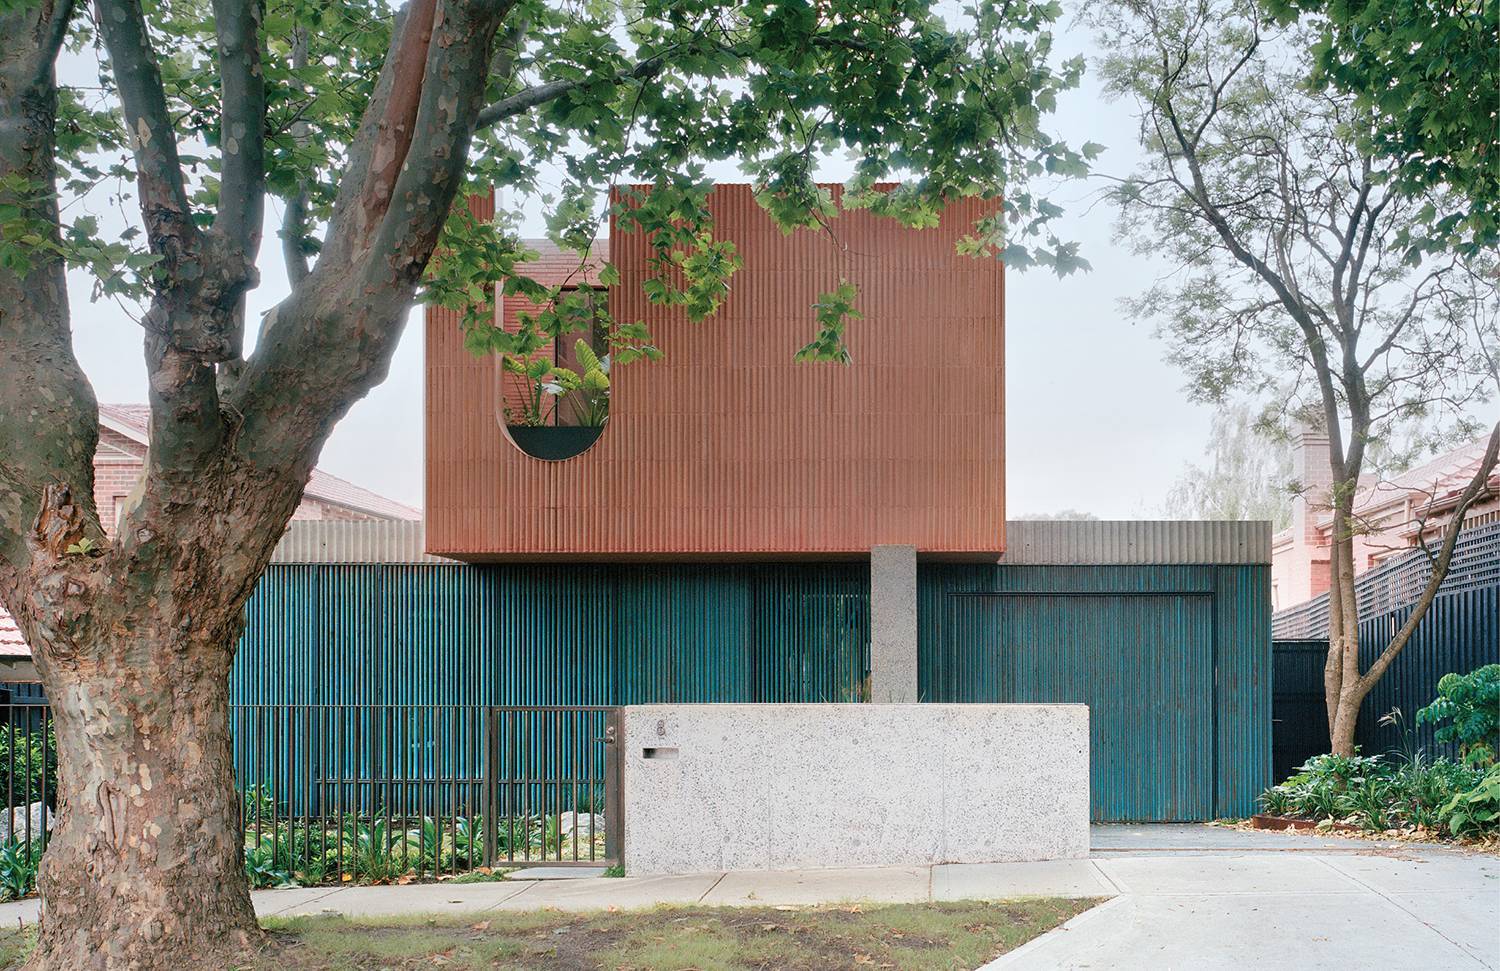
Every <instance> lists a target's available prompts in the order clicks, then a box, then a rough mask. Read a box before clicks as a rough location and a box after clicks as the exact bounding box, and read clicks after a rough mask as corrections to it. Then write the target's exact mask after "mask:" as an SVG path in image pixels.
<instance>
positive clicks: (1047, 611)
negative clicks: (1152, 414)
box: [232, 563, 1271, 821]
mask: <svg viewBox="0 0 1500 971" xmlns="http://www.w3.org/2000/svg"><path fill="white" fill-rule="evenodd" d="M918 581H919V582H918V601H919V602H918V624H919V638H918V641H919V643H918V648H919V661H920V667H919V678H920V690H921V693H922V697H923V698H924V700H931V701H982V702H1002V701H1016V702H1025V701H1041V702H1045V701H1057V702H1085V703H1087V704H1088V705H1089V706H1090V708H1091V712H1092V722H1093V733H1094V734H1093V744H1094V765H1095V768H1094V778H1093V800H1094V813H1095V817H1096V818H1098V819H1101V820H1110V821H1125V820H1193V819H1207V818H1211V817H1213V816H1216V815H1226V814H1241V813H1246V812H1248V811H1250V808H1251V805H1252V801H1253V799H1254V796H1255V795H1256V794H1258V793H1259V791H1260V789H1261V788H1263V787H1264V786H1265V785H1266V784H1268V781H1269V768H1270V718H1271V713H1270V642H1269V628H1268V617H1269V576H1268V567H1266V566H1264V565H1260V566H1248V565H1228V566H1203V565H1192V566H1152V565H1133V566H1083V567H1078V566H1074V567H1064V566H1016V565H1000V566H996V565H982V564H955V563H946V564H941V563H932V564H929V563H923V564H922V565H921V566H920V567H919V572H918ZM869 585H870V578H869V568H868V565H867V564H864V563H793V564H788V563H775V564H751V563H717V564H689V565H682V564H678V565H655V564H626V563H614V564H552V565H545V566H543V565H534V564H481V565H473V566H468V565H458V564H453V565H434V564H411V565H401V564H382V563H366V564H295V565H294V564H278V565H273V566H272V567H271V568H270V570H269V571H268V572H267V574H266V577H265V579H264V580H263V581H262V583H261V585H260V587H259V588H258V590H257V592H256V594H255V596H254V597H253V598H252V600H251V602H250V604H249V607H248V608H247V616H246V620H247V623H246V630H245V635H244V640H243V642H242V647H241V650H240V654H239V657H238V659H237V661H236V664H235V669H234V674H233V678H232V691H233V699H234V701H235V702H236V703H239V704H283V703H296V704H306V703H315V704H316V703H338V704H447V705H537V704H549V705H555V704H586V705H613V704H635V703H648V702H671V701H679V702H824V701H853V700H859V699H861V698H862V697H863V696H864V692H865V679H866V675H867V672H868V667H869V643H870V627H869V624H870V620H869Z"/></svg>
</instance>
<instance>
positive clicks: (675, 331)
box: [426, 185, 1005, 561]
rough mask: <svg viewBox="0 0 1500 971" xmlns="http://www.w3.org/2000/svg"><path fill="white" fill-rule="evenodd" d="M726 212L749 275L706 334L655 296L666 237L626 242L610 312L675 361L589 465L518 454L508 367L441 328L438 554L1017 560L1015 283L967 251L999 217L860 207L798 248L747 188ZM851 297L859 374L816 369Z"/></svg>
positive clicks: (435, 493)
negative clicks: (921, 222)
mask: <svg viewBox="0 0 1500 971" xmlns="http://www.w3.org/2000/svg"><path fill="white" fill-rule="evenodd" d="M835 191H837V190H835ZM707 205H708V207H709V208H710V209H711V211H712V212H713V216H714V232H715V235H716V236H717V237H718V238H720V239H726V240H731V241H733V242H734V244H735V245H736V247H737V248H738V253H739V255H740V256H741V257H742V258H743V260H744V267H743V269H741V270H740V271H738V272H737V273H736V274H735V275H734V277H733V279H732V280H731V283H730V291H729V293H728V294H727V296H726V298H725V300H724V303H723V306H722V308H721V309H720V311H719V312H718V313H717V314H715V315H714V316H713V317H712V318H711V319H709V320H705V321H703V322H701V323H694V322H691V321H689V320H687V319H686V317H685V315H684V314H683V312H682V310H681V308H678V307H664V306H660V305H658V304H653V303H650V302H649V301H648V300H647V299H646V297H645V296H644V294H643V292H642V290H641V283H642V281H643V280H644V279H645V278H647V277H649V276H651V275H652V274H653V272H654V271H653V269H652V267H651V265H650V264H649V262H648V259H649V256H650V253H651V249H650V245H649V240H648V239H646V238H645V237H644V236H643V235H642V234H640V233H637V232H625V231H622V230H619V229H618V227H616V228H612V229H611V234H610V253H611V259H612V261H613V262H614V263H615V265H616V266H617V268H618V269H619V272H620V284H619V285H618V286H616V287H612V288H611V289H610V298H609V299H610V309H611V311H612V312H613V314H614V316H615V317H616V319H618V320H621V321H637V320H639V321H644V322H645V323H647V324H648V326H649V327H650V329H651V332H652V335H653V338H654V340H655V342H656V344H657V345H658V346H659V347H660V348H661V349H662V350H663V352H664V353H665V358H664V359H663V360H661V361H658V362H654V363H645V362H641V363H636V364H632V365H630V366H629V367H623V368H619V369H617V370H616V372H615V373H614V374H613V375H612V376H611V381H612V384H613V387H612V390H611V398H610V418H609V424H608V425H607V426H606V428H605V429H604V433H603V436H602V437H601V438H600V439H599V440H598V442H597V443H596V444H594V445H593V446H592V447H591V448H590V449H589V450H588V451H586V452H584V453H583V454H581V455H578V456H576V457H574V458H571V459H568V460H566V461H560V462H548V461H542V460H540V459H536V458H532V457H531V456H528V455H526V454H524V453H523V452H521V451H520V450H519V449H518V448H517V447H516V446H515V445H514V444H512V442H511V441H510V439H509V438H508V437H507V435H506V432H505V429H504V428H502V427H501V425H500V421H501V401H502V392H501V387H500V382H499V381H498V380H497V376H496V368H495V367H494V363H493V361H490V360H476V359H475V358H474V357H473V356H471V355H470V354H468V353H467V352H466V351H465V350H464V348H463V335H462V332H461V329H460V327H459V325H458V319H457V315H456V314H454V313H452V312H450V311H445V310H441V309H438V308H432V309H430V310H429V311H428V316H427V333H426V338H427V343H426V421H427V424H426V430H427V431H426V448H427V461H426V472H427V480H426V505H427V515H428V523H427V549H428V550H430V551H431V552H434V553H441V554H445V555H451V556H456V557H461V558H466V559H476V560H482V559H488V560H500V559H507V558H510V559H519V558H524V557H531V558H536V557H538V556H539V555H543V554H566V555H570V556H573V557H576V558H579V559H590V560H596V561H597V560H607V559H612V558H631V557H634V558H644V557H649V556H653V555H655V556H674V557H680V556H683V555H696V556H700V557H704V558H725V557H732V556H755V557H761V558H766V559H774V558H782V559H789V558H795V557H802V558H806V559H814V558H830V557H833V556H839V555H842V556H847V557H850V558H853V557H857V556H864V555H865V554H867V553H868V551H869V549H870V548H871V547H872V546H878V545H882V544H900V545H912V546H916V547H917V548H918V549H920V550H923V551H924V552H945V553H951V554H967V555H970V556H989V557H991V558H993V557H994V556H998V554H999V553H1000V551H1001V550H1002V549H1003V548H1004V530H1005V522H1004V518H1005V461H1004V455H1005V441H1004V408H1005V393H1004V348H1005V342H1004V327H1003V308H1004V268H1003V266H1002V265H1001V263H1000V262H999V261H998V260H994V259H988V258H986V259H975V258H972V257H968V256H961V255H959V254H958V253H956V252H955V243H956V242H957V241H958V240H959V239H960V238H961V237H963V236H964V235H966V234H968V233H969V232H970V231H971V230H972V228H973V226H974V223H975V221H976V220H978V219H980V218H981V217H984V216H986V215H988V214H992V213H993V212H994V211H995V210H996V209H997V207H998V203H997V202H996V201H994V200H988V201H986V200H979V199H963V200H956V201H955V202H954V203H953V205H952V206H951V207H949V209H948V210H947V211H946V212H945V213H944V214H943V216H942V219H941V222H940V225H938V226H935V227H932V228H929V229H907V228H903V227H902V226H900V225H899V224H898V223H897V222H895V221H894V220H891V219H883V218H880V217H877V216H875V215H873V214H871V213H870V212H868V211H860V210H856V211H851V212H847V213H842V214H840V215H839V216H838V217H837V218H836V219H834V220H833V221H832V223H831V225H830V226H829V227H828V228H827V229H826V230H825V229H821V228H820V229H816V230H814V229H802V230H798V231H796V232H793V233H791V234H785V233H783V232H782V231H781V230H779V229H777V228H776V226H775V225H774V224H773V222H772V221H771V219H770V217H769V216H768V215H767V214H766V213H765V212H764V211H763V210H762V209H761V208H760V207H759V206H758V205H757V204H756V202H755V200H754V195H753V193H752V191H751V187H750V186H748V185H726V186H719V187H718V188H716V189H715V191H714V192H713V193H711V194H710V196H709V198H708V202H707ZM841 280H848V281H849V282H851V283H854V284H855V285H856V286H858V287H859V298H858V300H857V304H856V305H857V309H858V310H859V312H860V314H861V316H860V318H859V319H858V320H854V321H851V323H850V325H849V337H848V340H849V347H850V351H851V354H852V358H853V360H852V363H851V364H849V365H848V366H839V365H833V364H798V363H796V362H795V361H794V360H793V355H794V353H795V352H796V350H797V348H799V347H801V346H803V345H804V344H805V343H806V342H807V341H808V340H809V339H810V337H811V336H812V334H813V332H814V330H815V328H816V324H815V319H814V310H813V305H814V304H815V303H816V302H817V300H818V299H819V296H820V294H822V293H825V292H828V291H832V290H834V289H836V288H837V287H838V285H839V283H840V281H841Z"/></svg>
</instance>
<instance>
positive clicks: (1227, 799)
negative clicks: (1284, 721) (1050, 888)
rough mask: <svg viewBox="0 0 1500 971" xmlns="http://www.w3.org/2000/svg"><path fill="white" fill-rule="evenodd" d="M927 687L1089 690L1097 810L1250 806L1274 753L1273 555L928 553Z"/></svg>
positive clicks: (971, 692) (1166, 815) (932, 691)
mask: <svg viewBox="0 0 1500 971" xmlns="http://www.w3.org/2000/svg"><path fill="white" fill-rule="evenodd" d="M918 598H919V602H918V625H919V650H920V659H921V668H920V691H921V694H922V697H923V698H924V700H930V701H959V702H962V701H975V702H1083V703H1086V704H1088V705H1089V710H1090V720H1091V731H1092V746H1093V751H1092V763H1093V778H1092V784H1093V790H1094V791H1093V806H1094V818H1095V819H1096V820H1100V821H1110V822H1118V821H1176V820H1200V819H1209V818H1213V817H1215V816H1225V815H1244V814H1248V813H1249V812H1250V811H1251V810H1252V807H1253V805H1254V799H1255V796H1256V795H1258V794H1259V792H1260V791H1261V790H1262V789H1263V788H1264V787H1265V786H1266V785H1267V784H1268V783H1269V779H1270V768H1271V765H1270V761H1271V733H1270V728H1271V711H1270V702H1271V683H1270V680H1271V664H1270V661H1271V644H1270V629H1269V624H1268V619H1269V616H1270V571H1269V567H1267V566H1264V565H1238V566H1235V565H1230V566H1091V567H1077V566H1073V567H1069V566H1024V567H1022V566H1011V565H1002V566H976V565H968V564H933V565H923V566H922V567H921V568H920V569H919V571H918Z"/></svg>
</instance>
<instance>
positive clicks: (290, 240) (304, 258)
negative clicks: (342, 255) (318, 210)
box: [281, 25, 312, 289]
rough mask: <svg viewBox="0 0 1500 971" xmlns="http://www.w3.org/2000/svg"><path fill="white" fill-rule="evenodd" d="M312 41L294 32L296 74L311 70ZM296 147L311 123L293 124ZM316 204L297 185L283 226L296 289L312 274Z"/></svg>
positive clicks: (283, 245)
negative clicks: (311, 223)
mask: <svg viewBox="0 0 1500 971" xmlns="http://www.w3.org/2000/svg"><path fill="white" fill-rule="evenodd" d="M308 46H309V38H308V33H307V28H305V27H302V26H300V25H299V26H295V27H293V28H292V71H293V72H297V71H300V70H302V69H304V68H306V67H307V57H308ZM291 134H292V143H293V144H294V145H296V146H297V147H298V148H302V147H305V146H306V145H307V142H308V139H309V138H310V137H311V134H312V133H311V130H310V128H309V126H308V124H307V122H306V121H305V120H303V119H301V118H298V119H297V120H296V121H294V122H292V131H291ZM311 204H312V198H311V193H310V192H309V190H308V185H307V182H306V181H305V180H304V181H302V182H300V183H298V185H297V191H296V192H295V193H293V194H292V197H291V198H290V199H289V200H287V204H286V216H285V218H284V219H283V220H282V224H281V255H282V258H283V259H284V260H285V261H286V275H287V279H288V280H289V281H290V282H291V285H292V288H293V289H296V288H297V287H299V286H301V285H302V281H304V280H306V279H307V274H308V273H309V271H310V269H311V268H310V265H309V262H308V252H307V245H308V244H307V238H308V208H309V206H311Z"/></svg>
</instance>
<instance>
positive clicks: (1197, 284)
mask: <svg viewBox="0 0 1500 971" xmlns="http://www.w3.org/2000/svg"><path fill="white" fill-rule="evenodd" d="M1092 18H1093V23H1094V24H1095V25H1096V26H1097V27H1098V29H1099V30H1100V32H1101V35H1102V37H1101V39H1102V41H1103V45H1104V47H1105V49H1106V50H1108V51H1109V52H1110V54H1109V55H1108V57H1107V58H1106V60H1105V64H1104V73H1105V81H1106V84H1107V87H1108V90H1109V91H1111V92H1112V93H1113V94H1115V95H1117V96H1125V97H1129V98H1130V99H1132V100H1133V101H1134V102H1135V104H1136V106H1137V108H1138V111H1139V117H1140V120H1141V128H1140V132H1141V142H1142V144H1143V146H1144V147H1145V149H1146V152H1147V161H1146V162H1145V163H1144V165H1143V167H1142V169H1141V170H1140V171H1139V172H1137V173H1135V174H1133V175H1132V176H1131V177H1129V178H1127V179H1124V180H1122V181H1120V182H1119V183H1118V184H1117V186H1116V187H1115V189H1114V190H1113V195H1114V199H1115V201H1116V203H1117V204H1118V206H1119V207H1120V213H1121V217H1120V227H1119V231H1120V233H1121V235H1122V236H1123V237H1124V238H1125V239H1126V240H1128V241H1129V242H1130V243H1131V244H1132V245H1134V246H1135V247H1136V248H1137V249H1138V250H1140V251H1142V252H1149V253H1152V254H1154V255H1157V256H1159V257H1162V258H1164V259H1166V260H1168V261H1169V262H1170V263H1171V264H1172V266H1173V268H1174V270H1173V273H1172V274H1171V275H1170V276H1168V277H1166V278H1164V279H1163V280H1162V281H1161V282H1159V283H1158V284H1157V285H1155V286H1153V287H1152V288H1151V289H1150V290H1149V291H1147V292H1146V293H1145V294H1144V295H1142V296H1141V297H1140V298H1139V299H1137V300H1134V301H1132V302H1131V304H1130V310H1131V312H1132V313H1133V314H1134V315H1135V316H1137V317H1139V318H1143V319H1150V320H1154V321H1157V322H1158V323H1159V325H1160V330H1161V333H1162V334H1163V335H1164V336H1165V338H1166V339H1167V341H1168V344H1169V346H1170V348H1171V354H1172V358H1173V359H1174V360H1175V361H1176V362H1177V363H1178V364H1179V365H1180V366H1181V367H1182V368H1183V369H1184V370H1185V371H1186V372H1187V374H1188V375H1189V377H1190V382H1191V383H1190V391H1191V394H1192V395H1193V396H1194V397H1196V398H1198V399H1200V400H1206V401H1220V400H1222V399H1223V398H1224V396H1225V395H1226V394H1227V393H1229V392H1230V391H1231V390H1232V389H1247V390H1248V391H1250V392H1251V393H1252V394H1258V395H1268V394H1271V393H1272V392H1273V391H1274V393H1275V394H1276V396H1277V399H1278V400H1277V401H1276V402H1275V404H1277V405H1278V407H1279V408H1280V409H1281V410H1282V411H1283V412H1284V413H1287V414H1301V415H1303V416H1304V417H1312V418H1315V419H1317V420H1321V422H1322V423H1323V425H1324V427H1326V429H1327V431H1328V437H1329V461H1330V465H1331V467H1332V470H1333V489H1332V495H1331V496H1330V499H1329V501H1330V504H1331V506H1332V509H1333V514H1334V530H1333V540H1332V548H1331V550H1330V567H1331V569H1330V573H1331V585H1330V590H1329V603H1330V623H1329V652H1328V661H1327V665H1326V668H1325V672H1324V680H1325V688H1326V694H1327V701H1328V721H1329V733H1330V738H1331V739H1332V743H1333V749H1334V751H1335V752H1339V753H1342V754H1349V753H1351V752H1352V751H1353V747H1354V728H1355V721H1356V719H1357V718H1358V715H1359V706H1360V702H1361V701H1362V700H1363V699H1364V697H1365V695H1367V694H1368V693H1369V691H1370V689H1371V688H1372V687H1373V686H1374V684H1375V683H1376V682H1377V681H1378V680H1379V679H1380V677H1381V676H1382V675H1383V674H1384V673H1385V671H1386V669H1387V668H1389V667H1390V664H1391V662H1392V661H1393V660H1395V658H1396V656H1397V654H1399V653H1400V651H1401V650H1402V648H1403V647H1405V645H1406V643H1407V641H1408V640H1409V638H1410V636H1411V633H1412V631H1413V630H1414V629H1415V627H1416V625H1417V624H1418V623H1419V622H1420V621H1421V619H1422V617H1423V616H1424V614H1425V613H1426V610H1427V607H1428V605H1429V604H1430V603H1431V602H1432V598H1433V597H1434V596H1435V595H1436V593H1437V588H1438V585H1439V584H1440V583H1441V582H1442V579H1443V577H1444V575H1445V574H1446V572H1447V567H1448V562H1449V559H1450V557H1451V555H1452V551H1453V544H1454V542H1455V541H1456V539H1457V536H1458V531H1459V529H1460V527H1461V525H1462V520H1463V517H1464V513H1465V511H1466V510H1467V509H1468V508H1469V506H1471V505H1472V504H1473V503H1474V501H1475V500H1477V499H1478V498H1479V497H1480V496H1481V495H1482V494H1483V490H1484V488H1485V481H1486V479H1487V477H1488V475H1489V470H1490V469H1492V468H1494V466H1495V461H1496V450H1497V447H1500V425H1496V426H1495V429H1494V431H1493V432H1492V434H1491V436H1490V438H1489V447H1488V451H1487V453H1486V454H1485V456H1484V460H1483V461H1482V462H1481V468H1480V469H1479V471H1478V474H1476V476H1475V477H1474V479H1473V480H1472V482H1471V483H1470V484H1469V486H1468V488H1467V489H1466V490H1465V491H1464V493H1463V495H1462V496H1461V498H1460V500H1459V502H1458V504H1457V506H1456V508H1455V509H1454V510H1453V512H1452V514H1451V515H1452V519H1451V523H1450V525H1449V526H1448V527H1447V529H1446V531H1445V533H1444V537H1443V542H1442V545H1441V549H1439V550H1437V551H1436V552H1435V553H1434V556H1433V561H1434V562H1433V570H1432V576H1431V580H1430V582H1429V583H1428V584H1427V587H1426V588H1425V590H1424V592H1423V594H1422V596H1421V598H1420V599H1419V600H1418V602H1417V603H1416V604H1415V605H1414V608H1413V610H1412V612H1411V614H1410V615H1409V617H1408V619H1407V621H1406V622H1405V623H1404V624H1403V626H1402V627H1401V628H1400V630H1398V631H1397V632H1396V633H1395V635H1394V636H1393V637H1391V639H1390V640H1389V641H1388V642H1387V643H1386V644H1384V645H1383V646H1382V648H1381V650H1380V651H1379V652H1378V654H1377V655H1376V657H1375V659H1374V661H1373V662H1372V663H1371V664H1370V665H1369V667H1368V668H1365V669H1363V670H1362V669H1361V664H1360V658H1359V643H1358V638H1359V626H1358V619H1359V618H1358V613H1357V605H1356V600H1355V589H1354V562H1353V538H1354V534H1355V532H1356V531H1357V530H1358V529H1359V523H1357V522H1356V521H1355V520H1354V518H1353V515H1352V508H1353V504H1354V501H1355V494H1356V492H1357V490H1358V486H1359V480H1360V476H1361V473H1362V472H1363V471H1364V469H1365V463H1366V460H1367V457H1368V454H1369V450H1370V449H1371V447H1372V445H1373V444H1378V443H1379V442H1381V441H1382V440H1385V439H1388V438H1390V437H1391V436H1392V435H1393V434H1395V433H1397V432H1398V431H1399V430H1400V429H1401V428H1402V427H1403V426H1405V425H1407V424H1409V423H1411V422H1425V423H1433V422H1436V423H1439V424H1452V423H1460V422H1462V421H1464V418H1465V415H1466V414H1467V410H1468V409H1471V408H1473V407H1475V406H1476V403H1478V402H1482V401H1484V400H1486V399H1487V397H1488V396H1490V395H1492V394H1493V391H1494V389H1495V388H1496V386H1497V384H1500V370H1497V366H1496V360H1495V358H1494V356H1493V351H1492V349H1493V348H1495V347H1497V346H1500V344H1497V342H1496V336H1497V329H1496V304H1497V301H1496V293H1495V287H1496V277H1495V273H1494V266H1493V255H1492V254H1480V256H1479V257H1477V258H1476V260H1474V261H1468V262H1466V261H1465V260H1464V259H1462V258H1460V257H1459V256H1455V255H1451V254H1444V253H1438V254H1429V255H1427V256H1422V255H1421V254H1417V255H1416V257H1415V262H1413V261H1412V260H1411V259H1408V257H1409V256H1410V255H1411V254H1409V253H1408V252H1407V250H1406V248H1405V247H1403V246H1401V245H1400V242H1399V237H1400V234H1401V230H1402V228H1403V227H1410V226H1411V225H1413V221H1414V220H1420V219H1423V218H1425V217H1426V216H1427V215H1428V213H1429V210H1430V211H1431V212H1432V213H1436V214H1438V218H1439V219H1440V220H1441V219H1445V218H1446V216H1443V215H1442V214H1443V213H1451V212H1455V211H1457V210H1459V209H1461V208H1462V207H1463V206H1464V205H1466V202H1465V201H1464V200H1463V199H1462V198H1457V197H1455V196H1453V195H1451V194H1449V193H1446V192H1444V191H1440V190H1439V191H1429V192H1424V193H1421V194H1413V193H1411V192H1410V191H1409V190H1408V189H1407V188H1406V187H1405V186H1404V185H1402V184H1401V183H1400V182H1399V181H1398V180H1395V179H1393V178H1392V175H1393V172H1394V170H1395V168H1397V167H1399V162H1391V161H1386V160H1384V159H1382V158H1379V157H1376V156H1375V155H1373V154H1372V151H1371V148H1370V145H1369V143H1368V140H1367V139H1364V138H1361V137H1357V136H1356V135H1355V134H1354V133H1355V132H1357V131H1359V130H1361V129H1362V128H1363V127H1364V126H1365V125H1366V124H1367V122H1368V118H1367V117H1366V116H1365V115H1364V114H1363V113H1362V112H1361V110H1360V108H1359V106H1358V105H1357V104H1356V103H1355V101H1354V99H1352V98H1349V97H1346V96H1342V95H1338V94H1336V93H1328V92H1325V91H1320V90H1309V89H1308V88H1307V86H1306V85H1304V84H1303V81H1304V79H1305V77H1306V74H1307V72H1308V70H1309V68H1310V65H1309V63H1308V55H1307V53H1306V52H1307V51H1308V50H1309V49H1310V48H1311V47H1312V42H1313V40H1314V37H1313V36H1311V35H1310V34H1309V32H1308V30H1307V29H1306V28H1303V27H1299V26H1298V25H1292V26H1290V27H1287V28H1285V29H1282V30H1276V29H1274V28H1272V27H1270V26H1269V25H1268V24H1267V23H1266V22H1265V21H1264V20H1263V19H1262V15H1261V13H1260V11H1259V9H1258V8H1257V7H1256V6H1254V5H1253V4H1251V3H1248V2H1239V0H1127V2H1122V3H1112V4H1107V5H1100V6H1096V7H1094V8H1093V11H1092ZM1289 380H1290V381H1291V382H1292V385H1291V387H1290V389H1287V386H1286V382H1287V381H1289Z"/></svg>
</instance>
